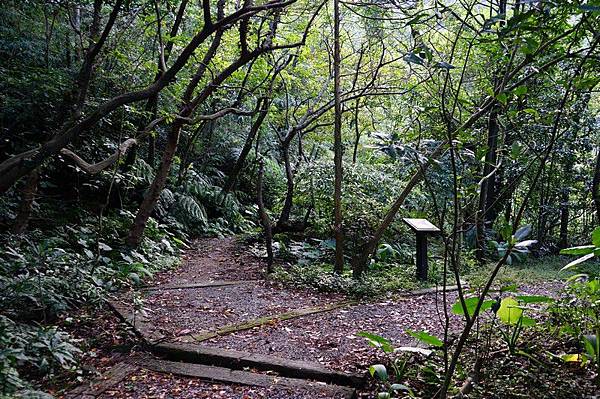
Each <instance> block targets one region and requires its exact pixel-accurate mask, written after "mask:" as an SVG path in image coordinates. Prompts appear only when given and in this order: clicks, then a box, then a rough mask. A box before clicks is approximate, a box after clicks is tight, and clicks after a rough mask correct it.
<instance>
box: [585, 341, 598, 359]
mask: <svg viewBox="0 0 600 399" xmlns="http://www.w3.org/2000/svg"><path fill="white" fill-rule="evenodd" d="M583 343H584V344H585V350H586V351H587V353H588V354H589V355H590V356H591V357H593V358H595V357H596V356H597V355H598V354H597V353H596V348H598V338H597V337H596V336H595V335H584V336H583Z"/></svg>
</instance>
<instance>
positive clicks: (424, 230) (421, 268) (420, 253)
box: [403, 218, 440, 280]
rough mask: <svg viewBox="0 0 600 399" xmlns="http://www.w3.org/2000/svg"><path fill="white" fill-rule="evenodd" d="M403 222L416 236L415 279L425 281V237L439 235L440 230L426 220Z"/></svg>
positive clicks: (406, 219) (408, 219)
mask: <svg viewBox="0 0 600 399" xmlns="http://www.w3.org/2000/svg"><path fill="white" fill-rule="evenodd" d="M403 220H404V223H406V224H407V225H408V227H410V229H411V230H412V231H414V232H415V234H416V236H417V278H418V279H419V280H427V236H428V235H433V234H436V233H439V232H440V229H439V228H437V227H436V226H434V225H433V224H432V223H431V222H430V221H429V220H427V219H410V218H404V219H403Z"/></svg>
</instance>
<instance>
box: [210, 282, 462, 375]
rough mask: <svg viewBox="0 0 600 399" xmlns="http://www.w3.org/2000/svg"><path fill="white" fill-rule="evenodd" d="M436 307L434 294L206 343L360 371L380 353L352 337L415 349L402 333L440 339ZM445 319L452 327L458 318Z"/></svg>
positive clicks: (340, 311)
mask: <svg viewBox="0 0 600 399" xmlns="http://www.w3.org/2000/svg"><path fill="white" fill-rule="evenodd" d="M455 298H456V295H455V294H449V295H448V300H449V301H448V304H449V305H451V304H452V303H454V300H455ZM436 299H437V300H439V301H440V302H439V303H438V304H436ZM438 305H439V306H438ZM438 307H439V309H440V312H441V309H442V304H441V297H440V298H436V296H435V295H424V296H416V297H410V298H408V299H404V298H402V299H395V300H388V301H385V302H379V303H371V304H360V305H356V306H352V307H350V308H347V309H337V310H334V311H330V312H325V313H319V314H315V315H310V316H305V317H301V318H297V319H293V320H288V321H283V322H280V323H276V324H272V325H266V326H263V327H260V328H254V329H252V330H248V331H240V332H237V333H234V334H230V335H225V336H222V337H218V338H215V339H211V340H209V341H207V342H205V343H204V344H205V345H207V346H213V347H219V348H225V349H235V350H241V351H247V352H253V353H261V354H269V355H274V356H279V357H286V358H290V359H297V360H308V361H315V362H319V363H321V364H323V365H325V366H327V367H329V368H331V369H334V370H339V371H346V372H364V371H365V370H366V369H367V368H368V367H369V365H371V364H373V362H376V361H377V358H378V357H381V355H382V352H381V351H379V350H377V349H375V348H372V347H371V346H369V345H368V343H367V341H366V340H365V338H362V337H359V336H357V335H356V334H357V333H358V332H360V331H367V332H370V333H373V334H378V335H381V336H383V337H385V338H387V339H389V340H390V341H391V342H392V343H393V344H394V345H395V346H408V345H416V344H417V343H416V342H415V339H414V338H412V337H410V336H409V335H408V334H406V332H405V331H406V330H407V329H408V330H417V331H423V330H425V331H428V332H430V333H431V334H434V335H438V336H443V324H442V323H441V320H440V318H439V317H443V314H442V313H440V315H439V316H438V315H437V309H438ZM449 316H450V319H451V321H452V322H453V323H452V326H454V327H456V326H457V322H458V320H459V318H458V316H455V315H452V314H450V315H449Z"/></svg>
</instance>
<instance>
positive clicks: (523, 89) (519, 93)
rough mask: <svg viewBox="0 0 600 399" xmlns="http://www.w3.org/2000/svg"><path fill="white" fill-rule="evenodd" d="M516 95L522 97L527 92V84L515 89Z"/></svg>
mask: <svg viewBox="0 0 600 399" xmlns="http://www.w3.org/2000/svg"><path fill="white" fill-rule="evenodd" d="M513 93H514V95H515V96H518V97H521V96H524V95H525V94H527V86H519V87H516V88H515V89H514V90H513Z"/></svg>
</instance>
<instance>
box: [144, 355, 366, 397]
mask: <svg viewBox="0 0 600 399" xmlns="http://www.w3.org/2000/svg"><path fill="white" fill-rule="evenodd" d="M136 364H137V365H138V366H140V367H143V368H146V369H148V370H152V371H156V372H160V373H169V374H175V375H181V376H186V377H194V378H199V379H202V380H206V381H214V382H222V383H228V384H240V385H250V386H259V387H264V388H270V387H273V386H280V387H285V388H291V389H295V390H302V391H308V392H311V391H319V392H321V393H326V394H327V396H328V397H331V398H344V399H346V398H347V399H351V398H354V397H356V391H355V390H354V389H353V388H350V387H345V386H339V385H332V384H330V385H327V384H323V383H318V382H312V381H306V380H301V379H296V378H286V377H280V376H274V375H268V374H260V373H251V372H248V371H242V370H231V369H228V368H224V367H216V366H207V365H202V364H193V363H179V362H173V361H167V360H159V359H153V358H150V357H144V358H141V359H139V360H138V361H137V362H136ZM315 393H316V392H315Z"/></svg>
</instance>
